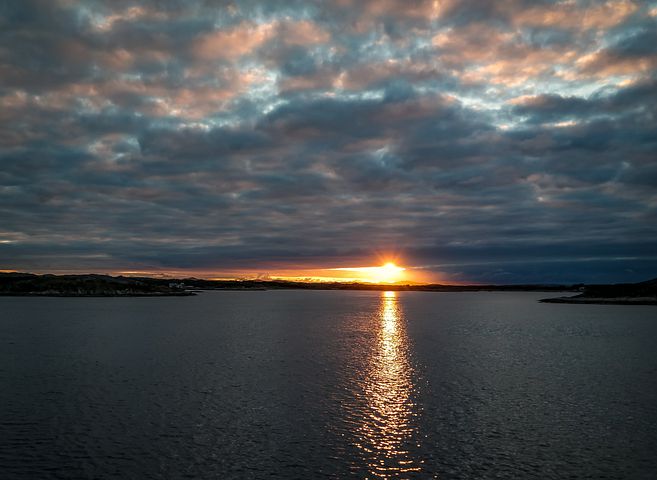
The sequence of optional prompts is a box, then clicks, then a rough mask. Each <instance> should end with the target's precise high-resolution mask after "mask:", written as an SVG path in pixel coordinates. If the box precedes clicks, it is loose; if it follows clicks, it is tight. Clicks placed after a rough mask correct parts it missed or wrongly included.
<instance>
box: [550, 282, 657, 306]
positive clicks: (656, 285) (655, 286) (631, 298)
mask: <svg viewBox="0 0 657 480" xmlns="http://www.w3.org/2000/svg"><path fill="white" fill-rule="evenodd" d="M541 302H544V303H585V304H586V303H589V304H603V305H657V278H655V279H653V280H648V281H646V282H639V283H617V284H614V285H585V286H584V287H583V288H582V293H580V294H579V295H575V296H573V297H557V298H544V299H542V300H541Z"/></svg>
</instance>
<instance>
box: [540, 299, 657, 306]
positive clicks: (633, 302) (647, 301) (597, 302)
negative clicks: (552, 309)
mask: <svg viewBox="0 0 657 480" xmlns="http://www.w3.org/2000/svg"><path fill="white" fill-rule="evenodd" d="M539 302H541V303H567V304H571V305H576V304H584V305H657V298H650V297H637V298H631V297H616V298H595V297H556V298H542V299H540V300H539Z"/></svg>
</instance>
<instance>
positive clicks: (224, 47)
mask: <svg viewBox="0 0 657 480" xmlns="http://www.w3.org/2000/svg"><path fill="white" fill-rule="evenodd" d="M274 31H275V29H274V24H273V23H264V24H254V23H252V22H242V23H240V24H239V25H237V26H235V27H232V28H230V29H226V30H217V31H215V32H212V33H209V34H207V35H203V36H202V37H201V38H200V39H198V40H197V41H196V43H195V44H194V46H193V51H194V54H195V55H196V56H197V57H199V58H201V59H204V60H212V59H218V58H223V59H235V58H238V57H241V56H243V55H246V54H248V53H251V52H252V51H254V50H255V49H257V48H258V47H260V46H261V45H262V44H263V43H265V42H266V41H267V40H269V39H270V38H271V37H272V36H273V34H274Z"/></svg>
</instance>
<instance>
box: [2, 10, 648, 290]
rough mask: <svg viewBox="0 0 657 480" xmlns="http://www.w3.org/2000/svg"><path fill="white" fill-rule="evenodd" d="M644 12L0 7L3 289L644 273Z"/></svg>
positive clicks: (555, 278) (601, 277)
mask: <svg viewBox="0 0 657 480" xmlns="http://www.w3.org/2000/svg"><path fill="white" fill-rule="evenodd" d="M656 45H657V2H640V1H629V0H628V1H625V0H620V1H606V2H605V1H558V2H553V1H524V0H502V1H497V2H474V1H455V0H445V1H408V0H381V1H361V0H358V1H357V0H335V1H333V2H311V1H293V0H289V1H283V0H281V1H260V2H258V1H239V2H210V1H197V2H192V1H184V2H183V1H180V2H175V1H153V2H144V1H140V2H130V1H111V2H109V1H108V2H101V1H96V2H94V1H84V2H77V1H74V0H57V1H51V0H47V1H46V0H44V1H16V2H12V1H5V2H1V3H0V268H5V269H18V270H31V271H64V270H71V271H106V272H120V271H151V272H153V271H170V272H179V271H186V272H190V273H195V272H217V273H220V272H239V271H245V270H249V271H260V272H263V273H267V272H276V271H277V270H280V269H282V268H299V269H315V268H330V267H345V266H360V265H368V264H372V263H373V262H376V261H377V258H378V257H377V256H378V255H380V254H381V253H389V252H392V253H395V254H397V255H399V257H400V259H401V260H402V262H403V263H404V264H405V265H407V266H414V267H417V268H419V269H421V270H423V271H424V272H425V273H431V274H433V275H434V277H433V278H434V279H437V280H441V281H471V282H498V283H512V282H578V281H588V282H596V281H601V282H602V281H638V280H644V279H647V278H649V277H651V276H653V277H654V276H655V272H656V271H657V249H656V248H655V245H657V214H656V212H657V189H656V188H655V187H656V186H657V47H656Z"/></svg>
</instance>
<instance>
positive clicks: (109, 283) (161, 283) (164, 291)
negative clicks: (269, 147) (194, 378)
mask: <svg viewBox="0 0 657 480" xmlns="http://www.w3.org/2000/svg"><path fill="white" fill-rule="evenodd" d="M578 288H579V286H578V285H442V284H428V285H415V284H404V285H402V284H391V285H380V284H371V283H357V282H351V283H346V282H295V281H285V280H205V279H199V278H183V279H171V278H151V277H123V276H119V277H112V276H109V275H95V274H89V275H35V274H31V273H17V272H16V273H0V295H4V296H7V295H13V296H26V295H30V296H76V297H89V296H100V297H114V296H122V297H123V296H165V295H194V294H195V293H196V292H197V291H199V290H240V291H258V290H284V289H296V290H375V291H385V290H395V291H423V292H479V291H507V292H511V291H523V292H531V291H542V292H563V291H577V289H578Z"/></svg>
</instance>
